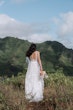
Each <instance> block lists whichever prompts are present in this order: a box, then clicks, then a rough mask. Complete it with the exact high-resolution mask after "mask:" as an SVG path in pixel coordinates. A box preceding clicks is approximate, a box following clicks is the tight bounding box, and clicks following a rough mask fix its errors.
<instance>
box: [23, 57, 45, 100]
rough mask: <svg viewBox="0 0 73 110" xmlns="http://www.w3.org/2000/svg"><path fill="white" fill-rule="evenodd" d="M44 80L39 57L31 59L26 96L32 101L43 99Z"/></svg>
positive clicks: (27, 75) (26, 78)
mask: <svg viewBox="0 0 73 110" xmlns="http://www.w3.org/2000/svg"><path fill="white" fill-rule="evenodd" d="M43 91H44V80H43V78H41V77H40V66H39V64H38V61H37V58H36V59H31V60H29V63H28V69H27V72H26V77H25V97H26V99H28V100H29V101H30V102H38V101H41V100H43Z"/></svg>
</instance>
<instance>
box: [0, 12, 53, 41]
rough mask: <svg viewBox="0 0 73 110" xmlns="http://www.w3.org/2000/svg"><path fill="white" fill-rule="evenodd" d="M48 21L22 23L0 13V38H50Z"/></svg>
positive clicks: (35, 39) (38, 39)
mask: <svg viewBox="0 0 73 110" xmlns="http://www.w3.org/2000/svg"><path fill="white" fill-rule="evenodd" d="M48 32H49V24H48V23H40V24H38V23H37V24H36V23H35V24H24V23H21V22H19V21H17V20H15V19H13V18H11V17H9V16H7V15H4V14H0V38H3V37H6V36H13V37H18V38H20V39H24V40H29V41H31V42H43V41H45V40H51V35H49V34H48Z"/></svg>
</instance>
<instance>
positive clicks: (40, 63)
mask: <svg viewBox="0 0 73 110" xmlns="http://www.w3.org/2000/svg"><path fill="white" fill-rule="evenodd" d="M38 63H39V65H40V71H42V70H43V67H42V62H41V58H40V52H38Z"/></svg>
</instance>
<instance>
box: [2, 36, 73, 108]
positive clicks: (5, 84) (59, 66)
mask: <svg viewBox="0 0 73 110" xmlns="http://www.w3.org/2000/svg"><path fill="white" fill-rule="evenodd" d="M30 44H31V43H29V42H28V41H25V40H20V39H18V38H14V37H6V38H3V39H0V110H30V109H32V110H39V109H40V110H73V50H72V49H67V48H66V47H65V46H64V45H62V44H61V43H59V42H56V41H46V42H43V43H40V44H36V45H37V50H39V51H40V53H41V59H42V64H43V68H44V70H46V71H47V74H48V76H49V77H48V79H46V80H44V82H45V88H44V99H43V101H41V102H38V103H28V101H26V99H25V95H24V94H25V93H24V90H25V87H24V85H25V84H24V83H25V74H26V70H27V64H26V62H25V61H26V60H25V53H26V51H27V49H28V48H29V46H30ZM8 76H9V77H8Z"/></svg>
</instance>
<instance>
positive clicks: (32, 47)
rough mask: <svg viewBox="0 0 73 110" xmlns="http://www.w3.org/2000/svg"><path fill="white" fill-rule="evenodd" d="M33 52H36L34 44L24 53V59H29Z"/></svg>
mask: <svg viewBox="0 0 73 110" xmlns="http://www.w3.org/2000/svg"><path fill="white" fill-rule="evenodd" d="M35 51H36V44H34V43H32V44H31V46H30V47H29V49H28V51H27V52H26V57H30V55H31V54H32V53H33V52H35Z"/></svg>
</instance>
